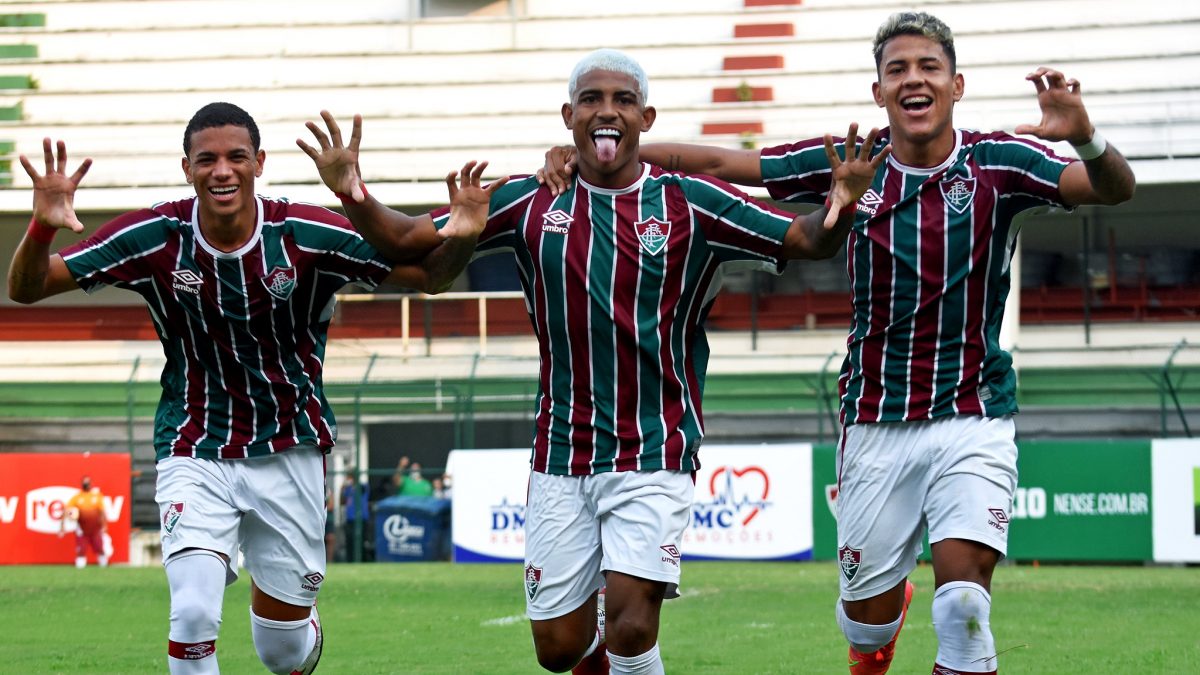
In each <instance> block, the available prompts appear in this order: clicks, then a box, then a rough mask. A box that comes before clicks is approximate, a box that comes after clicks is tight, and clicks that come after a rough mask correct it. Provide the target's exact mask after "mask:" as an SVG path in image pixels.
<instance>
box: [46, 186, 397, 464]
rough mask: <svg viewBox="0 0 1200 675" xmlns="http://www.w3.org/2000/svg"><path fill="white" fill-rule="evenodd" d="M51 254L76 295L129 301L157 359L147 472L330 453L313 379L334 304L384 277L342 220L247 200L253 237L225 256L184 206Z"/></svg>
mask: <svg viewBox="0 0 1200 675" xmlns="http://www.w3.org/2000/svg"><path fill="white" fill-rule="evenodd" d="M61 254H62V257H63V260H64V261H66V264H67V269H68V270H70V272H71V274H72V276H74V277H75V280H76V282H78V283H79V286H80V287H81V288H83V289H84V290H85V291H87V292H89V293H91V292H93V291H95V290H97V289H99V288H101V287H103V286H116V287H120V288H127V289H129V290H131V291H134V292H135V293H138V294H139V295H141V296H142V297H143V298H144V299H145V300H146V304H147V305H149V308H150V316H151V318H152V319H153V321H154V328H155V330H156V331H157V332H158V337H159V340H160V341H161V342H162V346H163V351H164V353H165V354H166V366H165V367H164V369H163V373H162V398H161V399H160V400H159V404H158V411H157V413H156V414H155V424H154V448H155V452H156V455H157V459H163V458H164V457H167V456H170V455H183V456H190V457H203V458H220V459H237V458H243V457H256V456H260V455H266V454H269V453H272V452H279V451H282V450H287V449H288V448H290V447H292V446H294V445H297V444H301V443H311V444H314V445H317V446H319V447H321V448H324V449H328V448H329V447H331V446H332V445H333V443H334V440H335V439H336V437H337V426H336V423H335V422H334V417H333V411H332V410H331V409H330V407H329V403H328V402H327V401H326V400H325V395H324V393H323V391H322V385H321V369H322V360H323V359H324V354H325V340H326V334H327V332H328V329H329V320H330V318H331V317H332V315H333V307H334V293H335V292H336V291H337V290H338V289H340V288H342V287H343V286H345V285H346V284H359V285H361V286H364V287H366V288H374V287H375V286H376V285H377V284H378V283H379V282H380V281H382V280H383V279H384V277H386V276H387V275H388V273H389V272H390V271H391V264H390V263H388V262H386V261H385V260H384V259H383V258H382V257H380V255H379V254H378V253H377V252H376V251H375V249H374V248H372V247H371V246H370V245H368V244H367V243H366V242H365V241H363V239H362V237H360V236H359V234H358V233H357V232H355V231H354V229H353V228H352V227H351V226H350V223H349V222H348V221H347V220H346V219H345V218H344V217H342V216H340V215H338V214H336V213H333V212H332V211H329V210H326V209H323V208H321V207H319V206H312V205H309V204H292V203H289V202H287V201H283V200H274V199H267V198H263V197H259V198H258V222H257V224H256V226H255V231H254V235H253V236H252V237H251V238H250V240H249V241H248V242H246V244H245V245H243V246H242V247H241V248H239V249H238V250H236V251H233V252H229V253H225V252H222V251H219V250H217V249H216V248H214V247H213V246H212V245H210V244H209V243H208V242H207V241H206V240H205V239H204V237H203V236H202V235H201V233H200V228H199V225H198V219H197V213H196V199H195V197H192V198H190V199H184V200H181V201H176V202H166V203H163V204H158V205H156V206H154V207H153V208H150V209H143V210H139V211H132V212H130V213H127V214H125V215H122V216H120V217H118V218H116V219H114V220H112V221H110V222H108V223H106V224H105V225H103V226H102V227H100V229H99V230H97V231H96V233H95V234H94V235H92V236H91V237H88V238H87V239H85V240H84V241H81V242H79V243H77V244H74V245H72V246H69V247H67V248H65V249H63V250H62V251H61Z"/></svg>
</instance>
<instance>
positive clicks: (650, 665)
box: [608, 643, 666, 675]
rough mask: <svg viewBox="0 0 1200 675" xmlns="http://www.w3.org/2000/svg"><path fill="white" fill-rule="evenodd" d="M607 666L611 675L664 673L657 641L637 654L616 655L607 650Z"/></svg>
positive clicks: (653, 674)
mask: <svg viewBox="0 0 1200 675" xmlns="http://www.w3.org/2000/svg"><path fill="white" fill-rule="evenodd" d="M608 667H609V672H610V673H612V675H666V671H664V670H663V662H662V657H660V656H659V654H658V643H655V644H654V646H653V647H651V648H650V651H648V652H646V653H645V654H639V655H637V656H617V655H616V654H614V653H612V652H609V653H608Z"/></svg>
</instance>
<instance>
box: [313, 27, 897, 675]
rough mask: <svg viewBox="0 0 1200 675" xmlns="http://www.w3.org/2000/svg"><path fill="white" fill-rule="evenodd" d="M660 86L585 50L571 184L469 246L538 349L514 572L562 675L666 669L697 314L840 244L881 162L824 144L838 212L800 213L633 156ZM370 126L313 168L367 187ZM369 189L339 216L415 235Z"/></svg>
mask: <svg viewBox="0 0 1200 675" xmlns="http://www.w3.org/2000/svg"><path fill="white" fill-rule="evenodd" d="M649 93H650V92H649V84H648V81H647V78H646V74H645V72H644V71H643V70H642V67H641V66H640V65H639V64H638V63H637V62H636V61H634V60H633V59H632V58H630V57H629V56H627V55H626V54H623V53H621V52H618V51H614V50H607V49H605V50H599V51H596V52H593V53H591V54H589V55H587V56H586V57H584V58H583V60H581V61H580V62H579V63H578V64H577V65H576V66H575V68H574V71H573V72H572V73H571V77H570V80H569V82H568V84H567V94H568V97H569V100H568V102H567V103H564V104H563V106H562V118H563V123H564V124H565V125H566V127H567V129H569V130H570V132H571V135H572V139H573V141H574V143H575V145H576V146H577V147H578V148H580V151H579V160H578V172H577V175H575V176H572V177H571V178H570V179H569V180H567V181H565V182H564V184H563V185H562V186H561V187H562V189H560V190H551V188H550V187H549V186H543V185H541V184H540V183H539V182H538V179H537V178H536V177H513V178H512V179H510V180H509V182H508V184H507V185H505V186H504V187H502V188H501V189H499V190H497V191H495V193H494V194H493V195H492V199H491V205H490V213H489V216H488V222H487V225H486V226H485V228H484V231H483V233H482V234H481V235H480V236H479V240H478V244H477V247H476V252H477V254H478V255H486V254H491V253H497V252H501V251H504V252H510V253H513V254H515V255H514V257H513V260H514V262H515V264H516V265H517V268H518V272H519V276H520V278H521V281H522V288H523V290H524V292H525V296H526V301H527V303H528V307H529V308H530V321H531V322H532V324H533V330H534V333H535V335H536V336H537V340H538V347H539V350H540V354H541V371H540V374H539V380H540V382H539V383H540V392H541V395H540V397H539V398H538V400H537V404H536V421H535V425H534V430H533V440H532V443H531V445H532V448H531V457H530V466H531V475H530V482H529V503H528V506H527V510H526V523H525V527H526V546H525V558H526V559H525V571H524V576H523V579H522V581H521V582H520V584H519V585H518V583H517V582H518V580H516V579H514V580H513V581H514V588H521V589H522V590H523V591H524V595H525V602H526V608H527V613H528V615H529V618H530V619H531V628H532V631H533V641H534V648H535V651H536V652H537V659H538V663H540V664H541V665H542V667H543V668H545V669H547V670H550V671H554V672H565V671H567V670H572V669H574V672H576V673H607V672H612V673H617V674H623V673H644V674H654V673H662V672H663V661H662V658H661V657H660V655H659V648H658V630H659V614H660V610H661V607H662V602H663V600H664V599H666V598H672V597H676V595H677V588H678V585H679V581H680V551H679V544H680V541H681V539H682V536H683V532H684V529H685V528H686V527H687V524H688V518H689V513H690V508H691V504H692V492H693V486H692V472H693V471H695V470H696V469H697V468H698V467H699V461H698V459H697V452H698V450H699V448H700V442H701V438H702V437H703V435H704V427H703V423H702V421H701V420H702V419H703V416H702V415H701V411H700V404H701V390H700V382H701V381H702V380H703V377H704V363H705V360H704V354H706V353H707V345H706V344H705V337H704V331H703V329H702V326H701V324H700V321H701V317H703V316H705V315H706V314H707V310H708V306H709V305H710V303H711V302H712V301H713V298H714V296H715V294H716V292H717V289H718V286H719V283H720V278H721V275H722V271H723V269H724V268H725V266H726V265H727V264H737V265H739V266H742V267H744V266H746V265H749V266H752V267H757V268H760V269H764V270H768V271H772V272H776V273H778V272H779V271H780V270H782V268H783V266H784V265H785V263H786V261H787V260H789V259H793V258H810V259H813V258H827V257H829V256H832V255H833V254H834V253H836V252H837V250H838V249H839V248H840V247H841V246H842V244H843V243H844V240H845V236H846V232H847V231H848V228H849V226H850V224H851V222H852V221H853V219H854V209H853V204H854V202H856V201H858V199H859V198H860V197H861V196H862V195H863V194H864V192H865V191H866V189H867V185H868V183H869V182H870V180H871V177H872V176H874V175H875V172H876V171H877V170H878V169H879V167H880V166H881V165H882V163H883V160H884V158H885V157H886V156H887V154H888V148H886V147H884V146H883V145H882V144H878V145H877V144H875V143H874V137H875V132H874V131H873V132H871V133H869V134H867V141H866V143H865V144H864V145H863V146H862V148H861V150H860V148H859V146H857V145H855V144H853V143H850V144H846V147H845V150H844V155H838V154H835V153H834V149H833V142H832V140H831V139H830V140H829V141H828V142H826V144H825V148H824V151H825V152H828V153H829V155H828V157H827V162H828V165H829V167H830V171H829V173H828V174H827V177H828V178H829V180H830V184H829V186H828V188H827V190H826V191H827V192H828V193H829V199H828V201H827V204H826V206H825V207H822V208H818V209H817V210H816V211H814V212H813V213H810V214H808V215H802V216H796V215H795V214H793V213H789V212H787V211H783V210H781V209H778V208H776V207H774V206H771V205H768V204H765V203H761V202H757V201H755V200H753V199H751V198H749V197H747V196H746V195H745V194H743V193H742V192H740V191H738V190H737V189H735V188H733V187H732V186H730V185H729V184H728V183H725V182H724V181H721V180H717V179H714V178H710V177H707V176H688V175H683V174H679V173H670V172H667V171H663V170H662V169H660V168H658V167H655V166H650V165H648V164H645V163H642V162H641V161H639V159H638V152H639V148H638V143H639V139H640V136H641V134H643V133H645V132H648V131H650V129H651V127H652V126H653V124H654V120H655V116H656V112H655V109H654V108H653V107H651V106H649V105H648V104H647V99H648V96H649ZM326 124H327V125H328V126H329V129H330V132H331V134H332V135H334V136H338V137H339V138H340V135H339V134H338V133H337V132H336V131H335V130H336V124H335V123H334V122H333V120H332V119H331V118H327V119H326ZM360 127H361V121H360V120H359V119H357V118H356V120H355V127H354V132H353V135H352V142H351V146H350V147H347V148H343V147H341V144H340V142H339V143H336V144H333V145H330V146H329V147H323V148H322V151H321V152H320V153H318V156H315V157H314V159H315V160H316V161H317V162H318V165H319V166H323V168H322V177H323V178H325V180H326V184H327V185H329V186H330V187H331V188H333V189H334V190H337V191H339V192H346V193H347V194H349V191H350V190H353V189H354V188H355V187H356V185H357V184H358V182H359V181H361V178H360V177H359V176H358V175H357V165H358V140H357V139H358V138H359V137H360V135H361V131H360ZM310 128H313V129H314V132H315V133H317V132H316V130H315V125H313V126H312V127H310ZM856 128H857V127H856V126H854V125H851V126H850V135H851V136H853V135H854V133H855V131H856ZM319 133H321V135H322V136H323V135H324V133H323V132H319ZM322 145H323V146H324V145H325V143H322ZM872 148H874V149H873V150H872ZM362 196H363V198H362V199H361V200H357V199H356V200H355V201H354V202H352V203H348V204H347V214H348V215H349V216H350V219H351V221H352V222H353V223H354V224H355V226H356V227H358V229H359V231H360V232H362V234H363V236H364V237H365V238H366V239H367V240H368V241H370V242H371V243H372V244H374V245H375V246H377V247H379V250H380V251H382V252H384V253H387V252H389V251H390V250H391V247H392V246H394V245H397V244H399V243H400V242H401V241H402V240H403V239H402V237H401V235H402V232H403V227H402V224H403V220H402V219H399V218H397V216H395V215H394V213H393V212H391V210H390V209H388V208H387V207H385V206H383V205H382V204H380V203H379V202H378V201H376V200H374V199H373V198H370V197H368V196H366V195H362ZM443 213H444V212H442V211H435V212H434V217H435V219H438V220H439V222H440V217H441V214H443ZM601 588H604V610H603V611H604V616H605V621H604V624H603V625H604V629H603V631H601V630H600V624H599V622H598V612H599V611H600V609H599V604H600V603H599V598H598V595H599V591H600V589H601Z"/></svg>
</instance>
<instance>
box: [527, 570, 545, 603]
mask: <svg viewBox="0 0 1200 675" xmlns="http://www.w3.org/2000/svg"><path fill="white" fill-rule="evenodd" d="M541 585H542V568H540V567H534V566H533V564H531V563H527V564H526V565H525V595H528V596H529V599H530V600H533V596H535V595H537V592H538V588H539V587H541Z"/></svg>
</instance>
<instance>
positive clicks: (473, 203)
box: [438, 161, 508, 239]
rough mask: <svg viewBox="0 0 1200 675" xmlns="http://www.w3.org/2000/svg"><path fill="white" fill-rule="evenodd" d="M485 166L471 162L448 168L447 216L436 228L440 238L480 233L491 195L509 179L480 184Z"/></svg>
mask: <svg viewBox="0 0 1200 675" xmlns="http://www.w3.org/2000/svg"><path fill="white" fill-rule="evenodd" d="M487 165H488V163H487V162H480V163H478V164H476V163H475V162H474V161H471V162H467V163H466V164H464V165H463V168H462V171H451V172H450V173H449V174H447V175H446V189H447V190H448V191H449V192H450V219H449V220H448V221H447V222H446V224H445V225H444V226H442V229H440V230H438V234H439V235H441V236H442V237H443V238H446V239H451V238H464V237H477V236H479V233H480V232H483V228H484V226H485V225H486V224H487V217H488V206H489V204H490V203H491V200H492V194H494V193H495V192H496V190H498V189H500V186H501V185H504V184H505V183H507V182H508V177H507V176H505V177H504V178H500V179H497V180H495V181H492V183H491V184H489V185H487V186H486V187H481V186H480V182H479V179H480V176H482V175H483V170H484V169H486V168H487ZM455 179H457V180H455Z"/></svg>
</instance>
